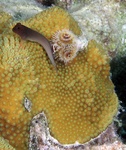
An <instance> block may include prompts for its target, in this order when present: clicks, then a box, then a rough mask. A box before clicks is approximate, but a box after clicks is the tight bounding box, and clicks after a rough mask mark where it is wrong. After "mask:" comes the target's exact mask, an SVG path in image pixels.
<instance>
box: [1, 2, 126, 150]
mask: <svg viewBox="0 0 126 150" xmlns="http://www.w3.org/2000/svg"><path fill="white" fill-rule="evenodd" d="M71 1H72V0H71ZM62 2H64V1H63V0H60V4H61V3H62ZM66 2H68V4H69V9H68V10H67V11H69V12H70V14H71V15H72V16H73V17H74V18H75V19H76V20H77V21H78V22H79V25H80V27H81V29H82V31H83V35H82V37H81V38H84V39H85V38H86V39H87V40H91V39H94V40H96V41H97V42H99V43H101V44H102V45H103V47H104V49H105V50H108V49H109V50H111V51H115V49H118V50H117V54H116V57H122V56H125V55H126V1H125V0H122V1H121V0H120V1H119V0H110V1H109V0H90V2H89V1H88V0H87V1H83V2H82V1H76V0H74V1H72V3H69V0H66ZM44 9H47V8H46V7H44V6H42V5H41V4H39V3H37V2H35V1H34V0H0V11H5V12H7V13H9V14H10V15H11V16H13V19H14V20H15V21H20V20H25V19H27V18H30V17H31V16H33V15H35V14H37V13H39V12H41V11H43V10H44ZM101 33H102V34H101ZM84 42H85V41H84ZM117 122H118V121H117ZM38 127H39V124H38ZM31 130H32V128H31ZM38 130H39V129H38ZM31 134H33V133H32V131H31ZM101 137H102V138H101ZM30 144H31V148H30V149H31V150H35V149H36V150H37V148H38V149H40V150H46V149H48V150H60V149H61V150H63V149H64V147H63V146H59V145H58V144H54V141H53V140H52V141H48V144H47V145H39V146H38V145H37V144H36V143H30ZM33 145H34V146H33ZM33 147H34V148H33ZM65 149H71V150H72V149H77V150H82V149H85V150H126V145H125V144H123V143H122V142H121V141H120V138H118V136H117V134H116V133H115V129H114V124H112V125H111V126H109V127H108V129H107V130H106V132H105V133H103V134H102V136H100V137H98V138H97V139H95V140H94V141H91V142H89V143H86V144H85V145H81V146H77V147H71V148H65Z"/></svg>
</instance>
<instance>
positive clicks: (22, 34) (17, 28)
mask: <svg viewBox="0 0 126 150" xmlns="http://www.w3.org/2000/svg"><path fill="white" fill-rule="evenodd" d="M12 31H13V32H14V33H16V34H18V35H19V36H20V37H21V38H22V39H24V40H25V39H26V38H27V32H26V27H25V26H23V25H22V24H21V23H17V24H16V25H15V26H14V27H13V29H12Z"/></svg>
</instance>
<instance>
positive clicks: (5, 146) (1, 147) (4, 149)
mask: <svg viewBox="0 0 126 150" xmlns="http://www.w3.org/2000/svg"><path fill="white" fill-rule="evenodd" d="M0 150H15V148H13V147H12V146H11V145H9V143H8V141H7V140H4V138H2V137H0Z"/></svg>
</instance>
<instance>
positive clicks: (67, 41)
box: [52, 29, 79, 63]
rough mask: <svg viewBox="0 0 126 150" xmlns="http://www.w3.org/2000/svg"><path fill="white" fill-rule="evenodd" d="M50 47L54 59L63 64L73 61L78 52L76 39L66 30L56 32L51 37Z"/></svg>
mask: <svg viewBox="0 0 126 150" xmlns="http://www.w3.org/2000/svg"><path fill="white" fill-rule="evenodd" d="M52 45H53V51H54V55H55V58H57V59H58V60H60V61H62V62H64V63H67V62H69V61H71V60H73V59H74V58H75V57H76V55H77V52H78V51H79V47H78V38H77V36H75V35H74V34H73V33H72V31H70V30H68V29H63V30H60V31H57V32H56V33H55V34H54V35H53V36H52Z"/></svg>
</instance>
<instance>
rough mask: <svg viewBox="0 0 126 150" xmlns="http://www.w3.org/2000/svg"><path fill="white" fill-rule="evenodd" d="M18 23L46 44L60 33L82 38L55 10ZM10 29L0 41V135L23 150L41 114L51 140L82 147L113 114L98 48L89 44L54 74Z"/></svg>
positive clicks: (38, 51)
mask: <svg viewBox="0 0 126 150" xmlns="http://www.w3.org/2000/svg"><path fill="white" fill-rule="evenodd" d="M54 16H55V17H54ZM22 23H23V24H24V25H27V26H28V27H30V28H33V29H34V30H37V31H39V32H41V33H42V34H44V36H45V37H47V38H48V39H50V40H51V38H52V35H53V34H54V33H55V32H57V31H58V30H62V29H70V30H71V31H72V32H73V33H74V34H75V35H79V34H80V33H81V30H80V28H79V27H78V24H77V23H76V21H75V20H74V19H73V18H72V17H71V16H70V15H69V14H68V13H67V12H65V11H64V10H62V9H60V8H58V7H53V8H50V9H48V10H45V11H43V12H41V13H40V14H38V15H36V16H34V17H33V18H31V19H29V20H27V21H25V22H22ZM12 27H13V26H12ZM12 27H10V32H9V34H8V32H5V33H4V34H2V35H1V37H0V41H1V42H0V72H1V74H0V136H2V137H4V138H5V139H7V140H9V143H10V144H11V145H13V147H14V148H16V149H17V150H25V149H27V145H28V131H29V124H30V120H31V118H32V117H33V116H35V115H36V114H38V113H39V112H41V111H44V112H45V114H46V116H47V119H48V123H49V128H50V132H51V135H52V136H53V137H54V138H56V139H57V140H58V141H59V142H60V143H62V144H71V143H75V142H76V141H78V142H80V143H84V142H87V141H89V140H91V138H94V137H96V136H97V135H99V134H100V133H101V132H102V131H103V130H104V129H105V128H106V127H107V126H108V125H109V124H110V123H111V122H112V120H113V116H114V115H115V114H116V112H117V109H118V99H117V96H116V94H115V93H114V90H113V89H114V86H113V84H112V82H111V81H110V79H109V70H110V67H109V60H108V58H107V56H106V54H105V53H104V51H103V50H102V48H101V47H100V46H99V45H98V44H97V43H95V42H94V41H91V42H90V43H89V45H88V48H87V50H86V51H81V52H80V53H79V54H78V56H77V57H76V58H75V59H74V60H73V61H72V62H71V63H70V64H69V65H67V66H65V65H63V64H62V63H58V62H57V72H56V71H55V70H54V69H53V68H52V65H51V63H50V61H49V59H48V57H47V55H46V52H45V51H44V50H43V49H42V47H41V46H40V45H39V44H37V43H34V42H29V41H24V42H23V43H22V44H21V39H20V37H19V36H17V35H16V34H14V33H13V32H12V31H11V28H12ZM26 99H29V100H30V102H31V103H32V105H31V108H30V111H28V110H27V109H26V107H24V101H25V100H26Z"/></svg>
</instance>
